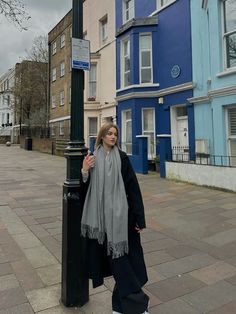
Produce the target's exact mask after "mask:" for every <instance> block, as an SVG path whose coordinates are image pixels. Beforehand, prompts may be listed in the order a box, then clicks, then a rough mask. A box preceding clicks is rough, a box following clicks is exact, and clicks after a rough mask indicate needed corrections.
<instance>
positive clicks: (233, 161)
mask: <svg viewBox="0 0 236 314" xmlns="http://www.w3.org/2000/svg"><path fill="white" fill-rule="evenodd" d="M230 109H236V104H235V105H231V106H228V107H227V110H226V125H227V129H226V130H227V140H228V155H229V156H232V155H231V153H232V149H231V141H232V140H234V141H236V135H231V134H230V122H229V111H230ZM231 165H234V166H235V165H236V158H234V160H231Z"/></svg>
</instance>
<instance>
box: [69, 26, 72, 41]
mask: <svg viewBox="0 0 236 314" xmlns="http://www.w3.org/2000/svg"><path fill="white" fill-rule="evenodd" d="M69 33H70V39H71V38H72V26H71V27H70V30H69Z"/></svg>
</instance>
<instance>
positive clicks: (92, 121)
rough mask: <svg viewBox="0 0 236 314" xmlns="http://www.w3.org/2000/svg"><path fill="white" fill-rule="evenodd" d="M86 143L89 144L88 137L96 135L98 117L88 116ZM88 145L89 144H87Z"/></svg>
mask: <svg viewBox="0 0 236 314" xmlns="http://www.w3.org/2000/svg"><path fill="white" fill-rule="evenodd" d="M88 128H89V130H88V136H89V138H88V143H89V144H90V137H96V136H97V132H98V118H97V117H91V118H88ZM89 146H90V145H89Z"/></svg>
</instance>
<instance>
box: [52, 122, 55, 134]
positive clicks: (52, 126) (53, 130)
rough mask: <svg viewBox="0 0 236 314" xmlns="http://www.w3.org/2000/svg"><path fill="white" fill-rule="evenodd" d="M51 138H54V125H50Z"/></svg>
mask: <svg viewBox="0 0 236 314" xmlns="http://www.w3.org/2000/svg"><path fill="white" fill-rule="evenodd" d="M51 136H55V123H52V124H51Z"/></svg>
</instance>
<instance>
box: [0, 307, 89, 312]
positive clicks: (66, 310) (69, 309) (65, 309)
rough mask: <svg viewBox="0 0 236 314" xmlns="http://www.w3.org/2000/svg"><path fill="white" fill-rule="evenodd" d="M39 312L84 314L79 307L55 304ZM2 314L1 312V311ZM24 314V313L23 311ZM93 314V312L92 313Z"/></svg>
mask: <svg viewBox="0 0 236 314" xmlns="http://www.w3.org/2000/svg"><path fill="white" fill-rule="evenodd" d="M37 313H38V314H84V312H82V311H81V310H80V309H79V308H77V307H73V308H68V307H65V306H63V305H59V306H55V307H52V308H50V309H47V310H44V311H40V312H37ZM0 314H1V312H0ZM22 314H23V313H22ZM90 314H92V313H90Z"/></svg>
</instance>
